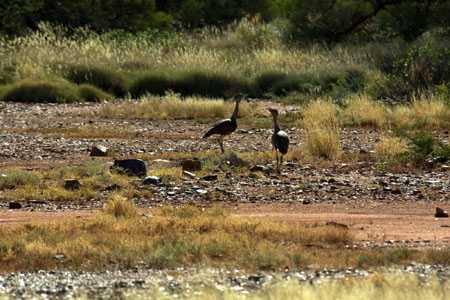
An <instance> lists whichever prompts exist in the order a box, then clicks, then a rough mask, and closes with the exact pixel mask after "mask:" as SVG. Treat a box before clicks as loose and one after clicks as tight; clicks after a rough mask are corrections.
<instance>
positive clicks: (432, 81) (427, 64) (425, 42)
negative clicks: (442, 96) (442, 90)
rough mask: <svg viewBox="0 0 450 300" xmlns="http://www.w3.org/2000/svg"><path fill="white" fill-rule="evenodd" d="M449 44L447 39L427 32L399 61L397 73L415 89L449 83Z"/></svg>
mask: <svg viewBox="0 0 450 300" xmlns="http://www.w3.org/2000/svg"><path fill="white" fill-rule="evenodd" d="M449 57H450V43H449V42H448V39H447V38H444V37H440V36H438V35H437V34H436V33H433V32H428V33H427V34H424V35H423V36H422V37H420V38H419V39H418V40H417V41H416V42H415V43H413V44H412V46H411V47H410V48H409V49H408V50H407V51H406V54H405V55H404V56H403V57H401V58H400V59H399V62H398V66H399V71H400V72H401V74H402V75H403V76H404V78H405V79H406V80H407V81H408V82H409V83H410V84H411V85H412V86H413V87H414V88H415V89H416V90H422V89H428V88H431V87H433V86H435V85H439V84H443V83H447V82H450V60H449V59H448V58H449Z"/></svg>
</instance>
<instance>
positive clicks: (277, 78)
mask: <svg viewBox="0 0 450 300" xmlns="http://www.w3.org/2000/svg"><path fill="white" fill-rule="evenodd" d="M288 76H289V75H287V74H285V73H280V72H275V71H272V72H267V73H263V74H261V75H259V76H258V77H256V78H255V81H254V84H253V93H254V94H255V96H264V95H266V94H268V93H271V92H272V90H273V86H274V85H275V84H276V83H278V82H281V81H284V80H286V78H287V77H288Z"/></svg>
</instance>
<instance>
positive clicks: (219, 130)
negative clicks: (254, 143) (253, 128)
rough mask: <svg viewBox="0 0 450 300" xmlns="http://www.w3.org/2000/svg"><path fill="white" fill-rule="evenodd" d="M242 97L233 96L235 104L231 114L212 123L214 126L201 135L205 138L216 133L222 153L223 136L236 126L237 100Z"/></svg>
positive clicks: (231, 131) (232, 130) (239, 100)
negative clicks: (227, 117)
mask: <svg viewBox="0 0 450 300" xmlns="http://www.w3.org/2000/svg"><path fill="white" fill-rule="evenodd" d="M242 98H243V96H242V95H238V96H236V97H234V99H235V101H236V105H235V107H234V111H233V114H232V115H231V117H230V118H229V119H224V120H221V121H219V122H217V123H216V124H214V126H213V127H212V128H211V129H209V130H208V131H207V132H206V133H205V134H204V135H203V138H204V139H206V138H208V137H210V136H211V135H215V134H217V135H218V136H219V139H218V141H219V146H220V150H221V151H222V153H224V152H225V150H224V149H223V138H224V137H225V136H226V135H229V134H231V133H233V132H234V131H235V130H236V128H237V116H238V113H239V102H241V100H242Z"/></svg>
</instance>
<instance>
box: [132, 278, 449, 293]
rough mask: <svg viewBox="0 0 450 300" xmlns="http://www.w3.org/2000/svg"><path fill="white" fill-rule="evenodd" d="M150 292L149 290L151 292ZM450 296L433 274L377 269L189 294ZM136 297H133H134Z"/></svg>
mask: <svg viewBox="0 0 450 300" xmlns="http://www.w3.org/2000/svg"><path fill="white" fill-rule="evenodd" d="M147 293H148V292H147ZM147 296H148V295H145V296H142V297H137V298H138V299H156V298H159V297H161V298H164V299H176V297H175V296H174V297H173V298H172V297H171V296H168V297H167V296H165V295H161V294H160V292H158V291H155V292H154V293H153V294H152V296H150V297H147ZM449 296H450V285H449V284H448V283H446V282H445V281H441V280H439V279H438V278H430V280H429V281H427V282H426V284H425V283H424V282H423V280H421V279H420V278H419V277H417V276H415V275H406V274H381V273H375V274H373V275H371V276H370V277H368V278H354V279H353V278H347V279H345V280H330V281H324V282H322V283H320V284H309V283H299V282H298V281H297V280H289V281H279V282H276V283H275V284H268V285H265V286H264V287H263V288H262V289H261V290H258V291H253V292H250V293H240V292H236V291H233V290H225V291H224V290H223V289H218V288H216V287H209V288H208V289H205V290H204V291H202V292H198V293H196V294H195V295H192V296H190V297H187V299H191V300H206V299H208V300H210V299H211V300H219V299H220V300H269V299H286V300H294V299H302V300H314V299H322V300H335V299H360V300H371V299H384V300H398V299H411V300H420V299H429V300H438V299H447V298H448V297H449ZM131 298H133V297H131Z"/></svg>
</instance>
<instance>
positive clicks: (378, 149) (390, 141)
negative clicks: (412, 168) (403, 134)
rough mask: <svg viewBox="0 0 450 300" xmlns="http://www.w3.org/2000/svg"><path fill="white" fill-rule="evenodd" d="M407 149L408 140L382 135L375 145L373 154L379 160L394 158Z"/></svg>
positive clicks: (404, 152) (406, 151)
mask: <svg viewBox="0 0 450 300" xmlns="http://www.w3.org/2000/svg"><path fill="white" fill-rule="evenodd" d="M408 151H409V145H408V142H407V141H406V140H404V139H402V138H399V137H392V136H383V137H381V139H380V141H379V142H378V143H377V144H376V145H375V155H376V157H377V159H379V160H381V161H392V160H395V159H397V158H399V157H400V156H402V155H404V154H406V153H408Z"/></svg>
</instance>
